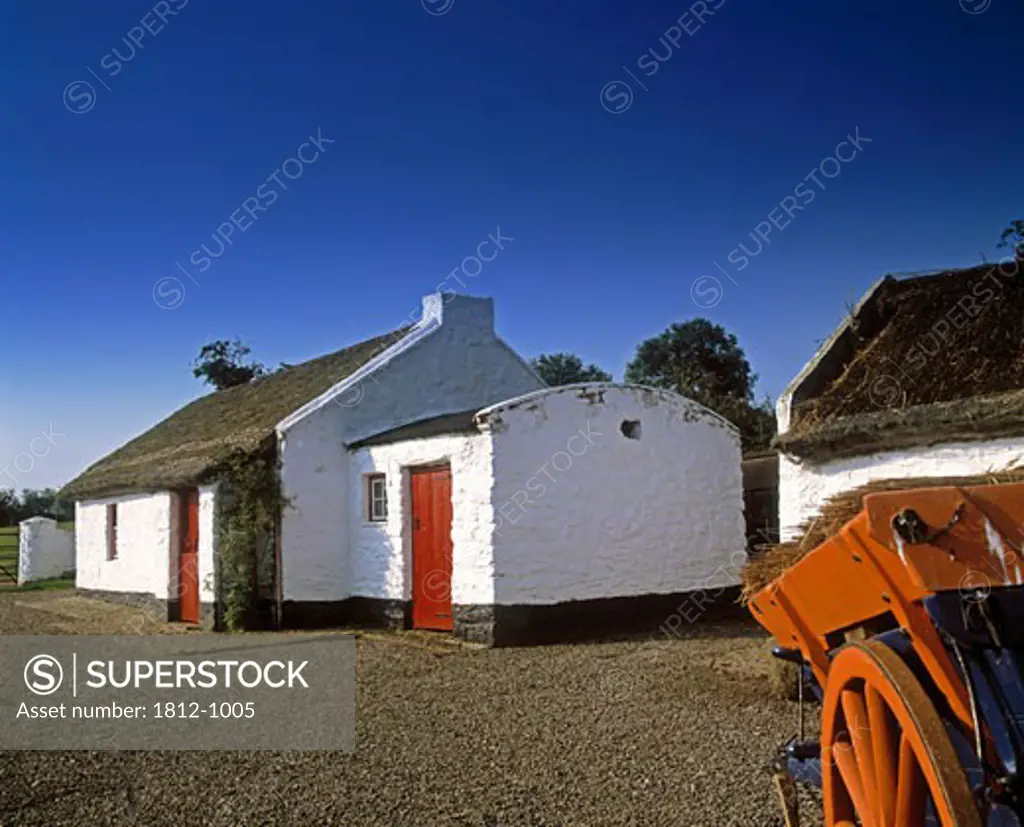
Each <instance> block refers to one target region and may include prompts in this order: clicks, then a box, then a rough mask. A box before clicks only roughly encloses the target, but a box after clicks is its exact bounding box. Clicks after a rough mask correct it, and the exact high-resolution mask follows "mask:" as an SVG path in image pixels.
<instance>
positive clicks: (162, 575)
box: [75, 485, 217, 603]
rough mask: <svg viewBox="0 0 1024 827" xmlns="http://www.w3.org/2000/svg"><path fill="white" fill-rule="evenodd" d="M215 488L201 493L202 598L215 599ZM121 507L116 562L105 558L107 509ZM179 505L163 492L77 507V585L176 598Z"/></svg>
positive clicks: (204, 600)
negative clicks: (109, 505) (109, 506)
mask: <svg viewBox="0 0 1024 827" xmlns="http://www.w3.org/2000/svg"><path fill="white" fill-rule="evenodd" d="M216 498H217V489H216V486H213V485H210V486H204V487H202V488H200V489H199V598H200V600H201V601H202V602H204V603H212V602H214V600H215V594H216V591H215V588H216V587H215V583H214V560H215V555H216V540H217V537H216V530H215V524H214V516H215V510H216V502H217V501H216ZM112 503H114V504H116V505H117V559H115V560H108V559H107V505H108V504H112ZM180 513H181V504H180V499H179V496H178V494H177V493H172V492H169V491H161V492H158V493H155V494H137V495H129V496H122V497H114V498H107V499H102V500H89V501H86V502H80V503H77V504H76V505H75V546H76V557H77V566H76V573H75V585H76V586H78V587H79V588H82V589H96V590H101V591H114V592H132V593H136V594H151V595H153V596H154V597H157V598H159V599H161V600H177V599H178V565H179V561H178V555H179V553H180V549H181V540H180V537H181V533H180V532H181V525H180Z"/></svg>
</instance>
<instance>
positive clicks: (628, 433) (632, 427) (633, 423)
mask: <svg viewBox="0 0 1024 827" xmlns="http://www.w3.org/2000/svg"><path fill="white" fill-rule="evenodd" d="M619 430H620V431H622V435H623V436H624V437H625V438H626V439H640V420H639V419H623V420H622V424H621V425H620V426H619Z"/></svg>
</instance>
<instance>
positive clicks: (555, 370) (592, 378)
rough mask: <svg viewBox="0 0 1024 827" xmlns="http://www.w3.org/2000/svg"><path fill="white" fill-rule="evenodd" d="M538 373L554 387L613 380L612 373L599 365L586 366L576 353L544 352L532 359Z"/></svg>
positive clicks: (532, 365) (531, 365)
mask: <svg viewBox="0 0 1024 827" xmlns="http://www.w3.org/2000/svg"><path fill="white" fill-rule="evenodd" d="M530 367H532V368H533V369H534V370H535V371H537V374H538V375H539V376H540V378H541V379H543V380H544V381H545V382H547V383H548V384H549V385H551V386H552V387H554V386H555V385H572V384H574V383H576V382H611V381H612V375H611V374H610V373H607V372H605V371H603V370H601V368H599V367H598V366H597V365H593V364H591V365H586V366H584V364H583V360H581V359H580V357H579V356H577V355H576V354H575V353H542V354H541V355H540V356H538V357H537V358H536V359H531V360H530Z"/></svg>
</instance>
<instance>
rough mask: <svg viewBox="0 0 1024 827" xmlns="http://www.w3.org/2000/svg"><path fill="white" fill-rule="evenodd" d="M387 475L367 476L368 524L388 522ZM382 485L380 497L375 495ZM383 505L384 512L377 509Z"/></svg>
mask: <svg viewBox="0 0 1024 827" xmlns="http://www.w3.org/2000/svg"><path fill="white" fill-rule="evenodd" d="M387 480H388V478H387V474H367V475H366V521H367V522H368V523H386V522H387V521H388V482H387ZM378 484H379V485H380V488H381V491H380V495H379V496H378V495H375V494H374V488H375V487H376V486H377V485H378ZM377 505H382V506H383V509H382V511H378V510H377V509H376V506H377Z"/></svg>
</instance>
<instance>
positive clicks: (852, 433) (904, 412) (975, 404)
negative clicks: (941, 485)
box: [775, 390, 1024, 461]
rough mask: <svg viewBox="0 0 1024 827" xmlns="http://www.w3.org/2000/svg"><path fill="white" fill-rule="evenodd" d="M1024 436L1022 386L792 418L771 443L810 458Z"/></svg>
mask: <svg viewBox="0 0 1024 827" xmlns="http://www.w3.org/2000/svg"><path fill="white" fill-rule="evenodd" d="M1022 435H1024V391H1021V390H1016V391H1010V392H1008V393H999V394H993V395H989V396H976V397H974V398H972V399H962V400H957V401H954V402H937V403H935V404H932V405H915V406H913V407H910V408H891V409H885V410H880V411H875V412H873V413H865V414H857V415H854V416H843V417H837V418H833V419H828V420H825V421H824V422H821V423H817V424H808V423H805V422H797V423H796V424H795V425H794V426H793V427H792V428H791V429H790V430H789V431H787V432H786V433H784V434H780V435H779V436H778V437H777V438H776V440H775V446H776V447H777V448H778V449H779V450H781V451H785V452H786V453H787V454H791V455H793V456H795V457H799V458H800V459H806V460H811V461H819V460H833V459H841V458H843V457H852V456H862V455H864V454H871V453H876V452H880V451H895V450H899V449H901V448H912V447H916V446H922V445H935V444H938V443H947V442H975V441H978V440H989V439H1000V438H1002V437H1010V436H1022Z"/></svg>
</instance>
